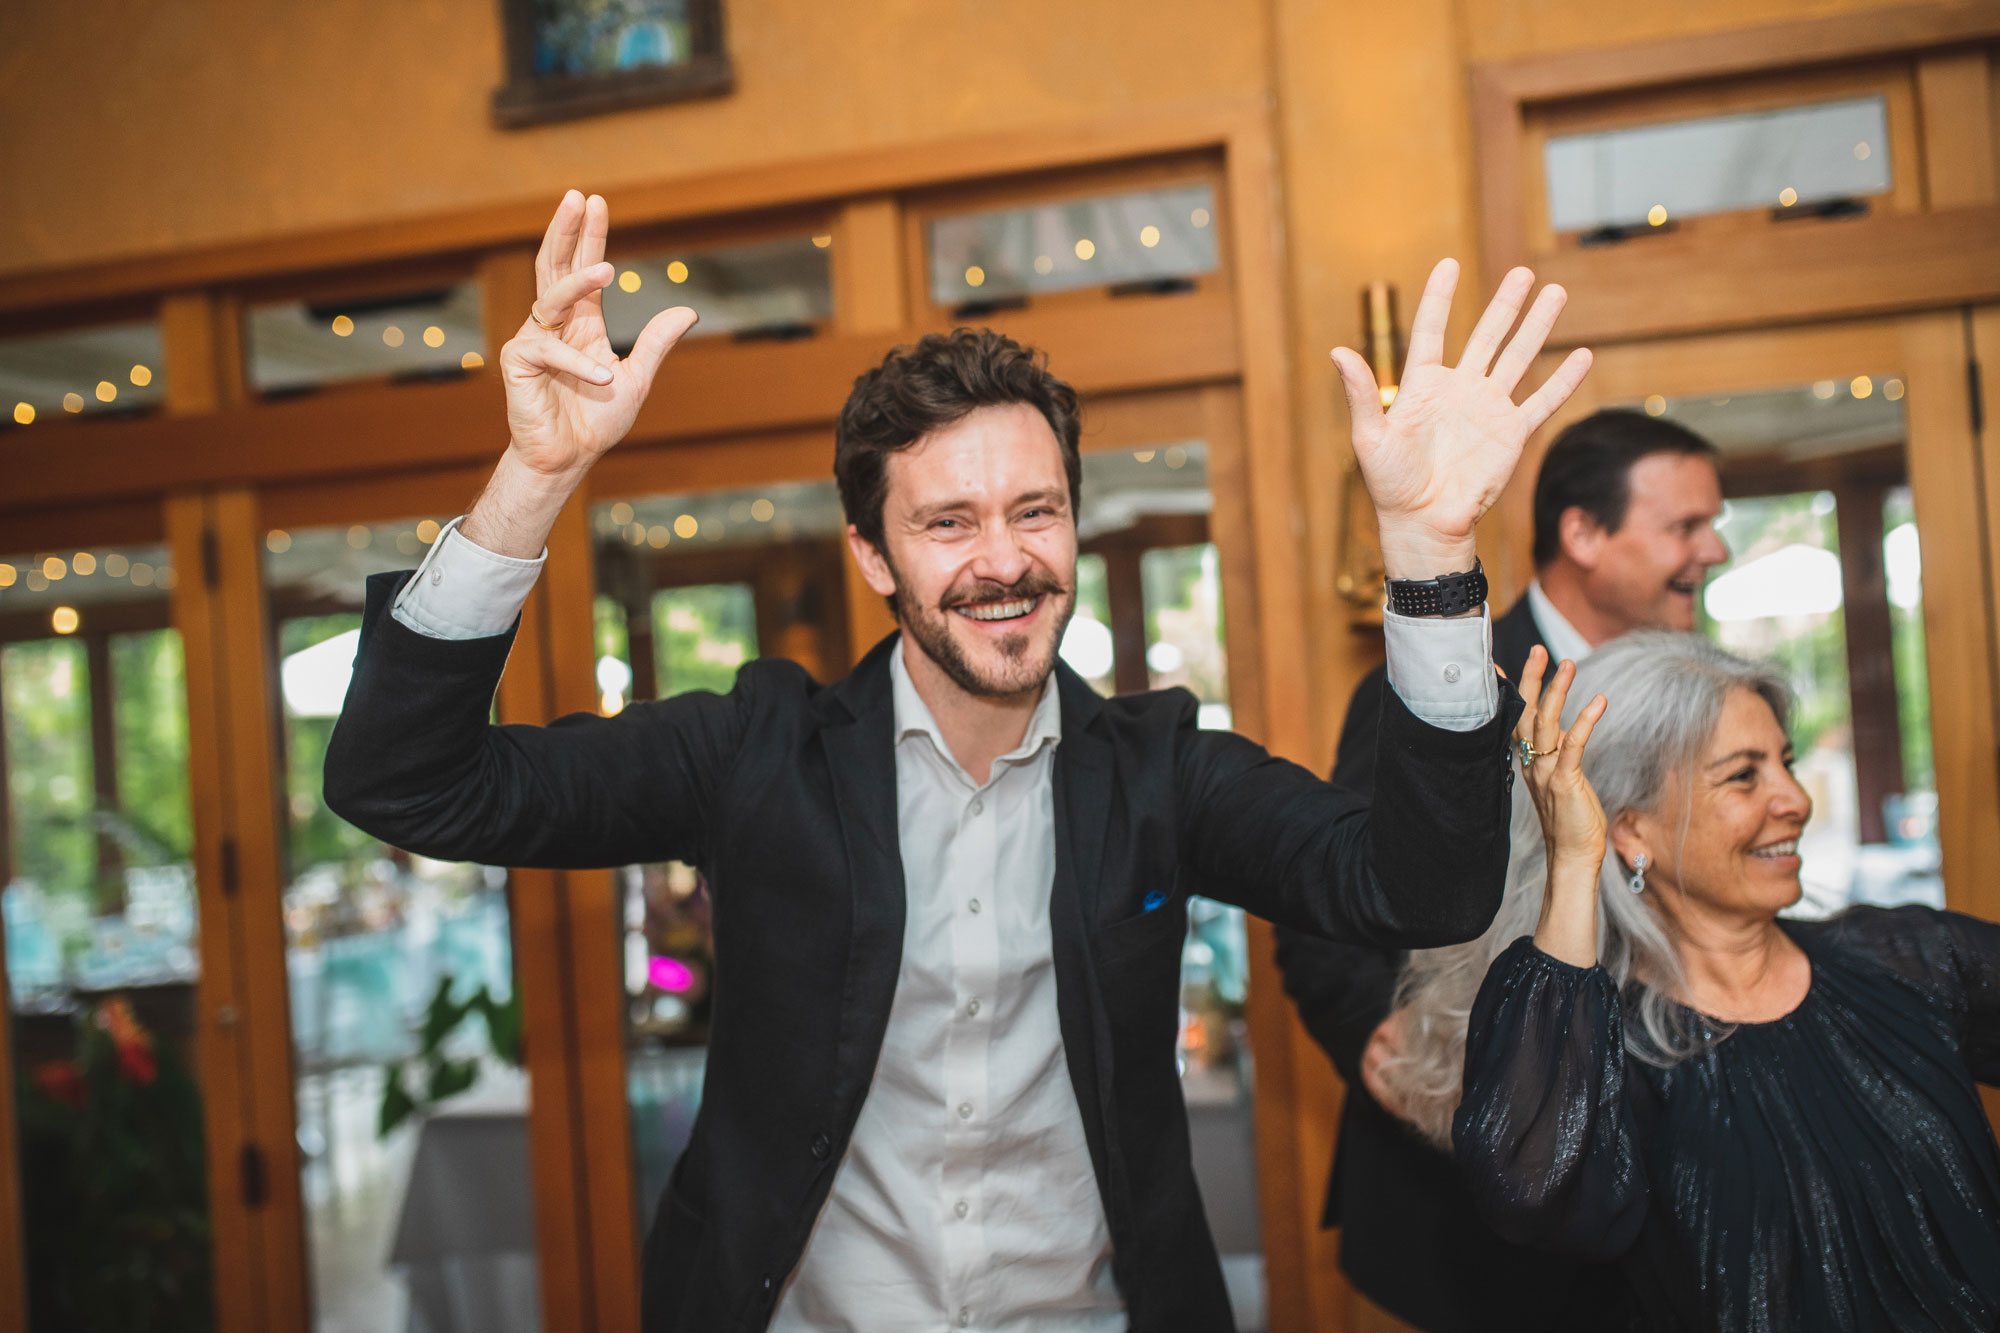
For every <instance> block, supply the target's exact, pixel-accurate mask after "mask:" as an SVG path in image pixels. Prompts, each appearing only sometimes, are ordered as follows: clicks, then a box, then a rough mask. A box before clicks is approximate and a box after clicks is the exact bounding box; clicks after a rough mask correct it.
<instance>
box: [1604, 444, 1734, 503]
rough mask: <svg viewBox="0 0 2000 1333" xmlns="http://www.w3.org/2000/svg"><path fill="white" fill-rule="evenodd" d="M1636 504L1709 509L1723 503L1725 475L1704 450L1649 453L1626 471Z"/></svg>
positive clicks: (1631, 497)
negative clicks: (1697, 452)
mask: <svg viewBox="0 0 2000 1333" xmlns="http://www.w3.org/2000/svg"><path fill="white" fill-rule="evenodd" d="M1627 477H1628V479H1629V494H1630V499H1631V503H1632V504H1633V505H1643V506H1645V507H1646V508H1649V509H1654V510H1659V511H1661V512H1676V513H1685V512H1690V511H1692V512H1696V513H1707V512H1712V511H1714V510H1715V509H1716V508H1718V507H1719V506H1720V505H1721V503H1722V479H1721V477H1720V476H1719V475H1718V473H1717V472H1716V468H1715V460H1713V459H1711V458H1709V457H1708V456H1707V455H1705V454H1674V453H1666V454H1648V455H1647V456H1646V457H1644V458H1642V459H1640V460H1639V461H1638V462H1636V463H1634V464H1633V465H1632V470H1631V471H1630V472H1629V473H1628V474H1627Z"/></svg>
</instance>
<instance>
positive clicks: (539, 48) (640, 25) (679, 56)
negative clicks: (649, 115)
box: [493, 0, 735, 128]
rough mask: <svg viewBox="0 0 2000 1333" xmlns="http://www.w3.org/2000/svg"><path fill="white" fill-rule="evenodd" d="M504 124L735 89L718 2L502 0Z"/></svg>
mask: <svg viewBox="0 0 2000 1333" xmlns="http://www.w3.org/2000/svg"><path fill="white" fill-rule="evenodd" d="M500 7H501V15H502V17H503V19H504V21H505V27H506V42H507V82H506V83H505V84H504V85H502V86H501V87H500V88H499V89H498V90H497V91H495V93H494V94H493V119H494V121H495V122H496V123H497V124H499V125H500V126H501V127H502V128H518V127H521V126H526V125H538V124H543V123H546V122H548V121H552V120H568V119H571V118H573V117H577V116H589V115H596V114H599V113H601V112H607V111H622V110H625V109H627V108H629V107H635V106H646V105H649V104H652V103H656V102H669V101H675V100H678V99H682V98H690V97H713V96H719V95H721V94H723V93H727V92H729V91H730V89H731V88H732V87H734V85H735V76H734V73H733V71H732V69H731V66H730V63H729V57H728V56H727V55H726V54H725V53H724V52H723V49H722V0H501V5H500Z"/></svg>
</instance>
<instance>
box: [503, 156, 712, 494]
mask: <svg viewBox="0 0 2000 1333" xmlns="http://www.w3.org/2000/svg"><path fill="white" fill-rule="evenodd" d="M610 230H611V211H610V208H609V207H608V206H607V205H606V204H605V202H604V199H603V198H602V197H601V196H599V195H594V194H593V195H591V196H590V197H589V198H588V199H586V198H584V197H583V195H582V193H581V192H579V191H576V190H571V191H570V192H569V193H568V194H565V195H564V196H563V201H562V203H561V205H559V206H558V207H557V209H556V215H555V217H554V218H552V219H550V221H549V229H548V232H547V233H546V234H545V235H544V236H543V237H542V248H541V251H540V252H539V253H538V254H536V256H535V302H534V305H533V307H532V308H531V310H530V311H529V312H528V317H527V318H526V319H524V320H522V321H521V329H520V332H518V333H516V334H515V335H514V336H513V338H511V339H510V340H508V343H507V345H506V346H505V347H503V348H501V349H500V375H501V379H502V380H503V381H504V382H505V384H506V386H507V426H508V430H509V431H510V433H511V441H510V448H511V450H512V451H513V452H514V453H515V454H516V455H517V456H518V457H519V459H520V461H521V462H522V463H525V464H526V465H527V466H528V467H529V468H530V469H532V470H533V471H534V472H537V473H542V474H545V475H548V476H580V475H581V473H582V472H584V471H585V470H586V469H588V468H589V467H590V465H591V464H592V463H595V462H596V461H597V460H598V458H600V457H601V456H602V455H603V454H604V452H605V451H606V450H607V449H609V448H610V447H611V446H612V445H614V444H616V443H618V441H619V440H621V439H623V438H624V437H625V433H626V432H627V431H629V430H631V429H632V422H633V420H634V418H636V417H637V416H638V415H639V406H640V404H642V403H644V402H645V401H646V394H647V393H648V392H649V391H650V390H651V389H652V387H653V376H654V375H656V374H657V373H658V372H659V369H660V363H661V362H662V361H664V360H665V359H666V356H667V353H668V352H669V351H670V350H672V348H673V346H674V344H675V343H677V342H679V341H680V339H681V335H682V334H684V333H686V332H687V331H688V329H689V328H691V327H692V326H693V325H694V321H695V313H694V311H692V310H690V309H688V308H687V307H686V306H675V307H673V308H671V309H668V310H662V311H661V312H660V313H659V314H657V315H655V316H653V318H652V321H651V322H650V323H648V324H647V325H646V327H645V328H644V329H643V330H642V331H641V332H640V334H639V337H638V340H637V341H636V342H634V343H633V344H632V351H631V353H630V355H628V356H625V357H623V358H620V357H619V356H618V354H617V353H616V352H614V351H613V350H612V347H611V338H610V336H609V335H608V334H607V333H606V331H605V327H604V304H603V291H604V289H605V288H606V287H608V286H609V285H610V284H611V279H612V276H613V273H614V270H613V268H612V266H611V265H609V264H607V263H605V262H604V247H605V242H606V240H607V238H608V237H609V235H610Z"/></svg>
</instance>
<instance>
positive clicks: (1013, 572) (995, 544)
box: [970, 523, 1031, 583]
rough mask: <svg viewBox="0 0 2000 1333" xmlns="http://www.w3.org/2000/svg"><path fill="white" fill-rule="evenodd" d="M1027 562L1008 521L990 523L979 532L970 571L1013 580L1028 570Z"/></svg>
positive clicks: (1003, 581) (994, 579)
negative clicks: (976, 548) (977, 547)
mask: <svg viewBox="0 0 2000 1333" xmlns="http://www.w3.org/2000/svg"><path fill="white" fill-rule="evenodd" d="M1030 563H1031V562H1030V561H1029V558H1028V553H1027V552H1026V551H1025V550H1023V549H1022V547H1021V542H1020V539H1019V537H1018V536H1017V535H1016V534H1015V532H1014V529H1013V526H1012V525H1011V524H1007V523H996V524H989V525H987V527H986V528H985V529H984V530H983V531H982V532H981V533H980V536H979V549H978V551H977V552H975V553H974V555H973V560H972V568H971V571H970V572H971V573H972V574H973V576H974V577H976V578H982V579H991V580H992V581H993V582H995V583H1014V582H1016V581H1018V580H1019V579H1020V577H1021V576H1022V575H1023V574H1026V573H1027V572H1028V566H1029V564H1030Z"/></svg>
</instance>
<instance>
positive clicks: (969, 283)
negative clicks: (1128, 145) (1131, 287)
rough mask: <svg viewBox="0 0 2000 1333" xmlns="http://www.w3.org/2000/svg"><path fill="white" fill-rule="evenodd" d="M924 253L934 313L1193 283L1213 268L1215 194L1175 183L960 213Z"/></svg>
mask: <svg viewBox="0 0 2000 1333" xmlns="http://www.w3.org/2000/svg"><path fill="white" fill-rule="evenodd" d="M930 250H931V254H930V261H931V263H930V271H931V300H932V301H933V302H935V303H936V304H938V305H941V306H959V305H965V304H967V303H970V302H985V301H995V300H1006V299H1009V298H1012V297H1019V296H1027V295H1031V294H1033V293H1036V292H1066V291H1071V290H1073V289H1075V288H1079V287H1106V286H1118V285H1123V284H1127V283H1154V282H1171V281H1173V280H1176V279H1185V278H1193V277H1198V276H1200V275H1201V274H1204V273H1213V272H1214V271H1215V268H1216V242H1215V194H1214V191H1213V190H1211V189H1210V188H1209V187H1208V186H1206V185H1181V186H1174V187H1171V188H1167V189H1159V190H1145V191H1137V192H1134V193H1130V194H1116V195H1101V196H1098V197H1096V198H1091V199H1068V200H1063V201H1061V202H1059V203H1050V204H1035V205H1032V206H1030V207H1027V208H1009V209H1000V210H996V211H993V212H985V213H961V214H958V215H956V216H953V217H941V218H937V219H935V220H933V221H932V222H931V224H930Z"/></svg>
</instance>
